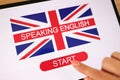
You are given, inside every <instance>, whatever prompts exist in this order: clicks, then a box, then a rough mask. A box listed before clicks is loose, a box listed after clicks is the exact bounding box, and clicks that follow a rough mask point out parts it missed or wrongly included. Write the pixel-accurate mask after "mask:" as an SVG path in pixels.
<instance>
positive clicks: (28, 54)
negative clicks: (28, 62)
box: [20, 39, 49, 60]
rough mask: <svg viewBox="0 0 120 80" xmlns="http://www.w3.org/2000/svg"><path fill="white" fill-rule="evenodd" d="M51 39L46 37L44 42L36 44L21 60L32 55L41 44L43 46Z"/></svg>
mask: <svg viewBox="0 0 120 80" xmlns="http://www.w3.org/2000/svg"><path fill="white" fill-rule="evenodd" d="M48 40H49V39H45V40H43V41H42V42H40V43H39V44H38V45H37V46H35V47H34V48H33V49H32V50H31V51H29V52H28V53H27V54H25V55H24V56H23V57H22V58H20V60H22V59H25V58H27V57H28V56H30V55H31V54H32V53H33V52H34V51H36V50H37V49H38V48H39V47H40V46H42V45H43V44H44V43H45V42H47V41H48Z"/></svg>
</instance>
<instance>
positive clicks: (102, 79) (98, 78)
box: [72, 61, 119, 80]
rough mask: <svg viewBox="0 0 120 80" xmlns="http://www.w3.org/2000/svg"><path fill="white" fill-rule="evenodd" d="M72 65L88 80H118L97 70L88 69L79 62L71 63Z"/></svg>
mask: <svg viewBox="0 0 120 80" xmlns="http://www.w3.org/2000/svg"><path fill="white" fill-rule="evenodd" d="M72 65H73V66H74V68H75V69H76V70H78V71H79V72H81V73H83V74H85V75H87V76H89V77H90V78H92V79H94V80H119V78H117V77H115V76H113V75H110V74H107V73H105V72H103V71H99V70H97V69H94V68H92V67H89V66H87V65H85V64H82V63H80V62H79V61H72Z"/></svg>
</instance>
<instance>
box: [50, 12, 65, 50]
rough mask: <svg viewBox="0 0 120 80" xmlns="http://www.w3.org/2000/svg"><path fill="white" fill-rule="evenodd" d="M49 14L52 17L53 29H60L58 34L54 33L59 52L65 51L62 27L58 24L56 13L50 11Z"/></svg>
mask: <svg viewBox="0 0 120 80" xmlns="http://www.w3.org/2000/svg"><path fill="white" fill-rule="evenodd" d="M48 14H49V17H50V22H51V25H52V27H57V29H58V32H57V33H54V38H55V42H56V47H57V50H62V49H65V45H64V40H63V37H62V32H61V30H60V25H59V22H58V18H57V14H56V11H55V10H54V11H49V12H48Z"/></svg>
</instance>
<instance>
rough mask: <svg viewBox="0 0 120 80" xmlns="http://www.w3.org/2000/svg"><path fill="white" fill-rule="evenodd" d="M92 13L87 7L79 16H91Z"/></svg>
mask: <svg viewBox="0 0 120 80" xmlns="http://www.w3.org/2000/svg"><path fill="white" fill-rule="evenodd" d="M91 15H92V11H91V8H89V9H88V10H87V11H86V12H84V13H83V14H82V15H81V16H80V17H79V18H81V17H86V16H91Z"/></svg>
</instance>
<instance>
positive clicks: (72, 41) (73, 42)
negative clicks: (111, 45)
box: [66, 37, 90, 48]
mask: <svg viewBox="0 0 120 80" xmlns="http://www.w3.org/2000/svg"><path fill="white" fill-rule="evenodd" d="M66 40H67V43H68V47H69V48H70V47H74V46H78V45H83V44H87V43H90V42H88V41H85V40H80V39H75V38H71V37H66Z"/></svg>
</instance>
